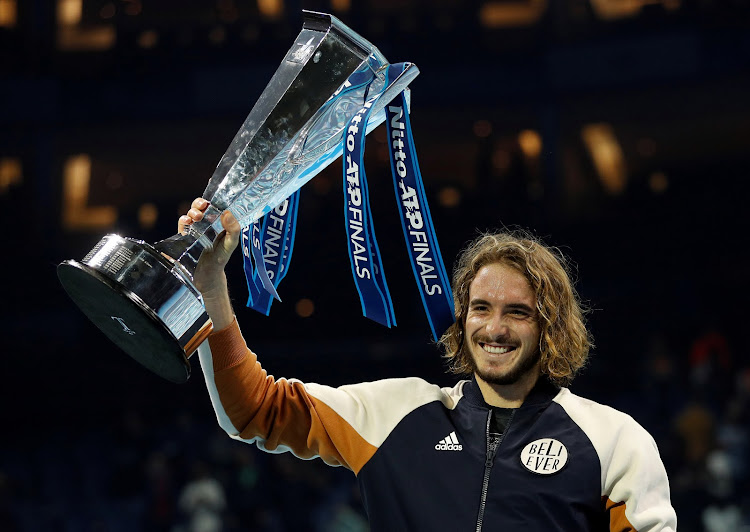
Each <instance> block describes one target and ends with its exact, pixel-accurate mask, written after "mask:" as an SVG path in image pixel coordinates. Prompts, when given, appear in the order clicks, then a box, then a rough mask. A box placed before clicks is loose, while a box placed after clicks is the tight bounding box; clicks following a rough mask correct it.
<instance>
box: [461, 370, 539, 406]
mask: <svg viewBox="0 0 750 532" xmlns="http://www.w3.org/2000/svg"><path fill="white" fill-rule="evenodd" d="M474 376H475V377H476V379H477V384H478V385H479V390H480V391H481V392H482V397H484V402H485V403H487V404H488V405H490V406H497V407H500V408H518V407H519V406H521V405H522V404H523V402H524V400H525V399H526V396H527V395H529V392H530V391H531V389H532V388H533V387H534V385H535V384H536V382H537V380H539V372H534V371H530V372H528V373H527V374H526V375H524V376H522V377H521V378H520V379H518V380H517V381H516V382H514V383H513V384H493V383H491V382H487V381H485V380H484V379H482V378H481V377H480V376H479V375H477V374H476V373H475V374H474Z"/></svg>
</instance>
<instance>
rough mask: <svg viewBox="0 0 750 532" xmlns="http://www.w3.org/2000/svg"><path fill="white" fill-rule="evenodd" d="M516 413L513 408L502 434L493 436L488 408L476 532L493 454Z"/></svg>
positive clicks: (485, 504) (482, 509)
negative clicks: (485, 447) (485, 445)
mask: <svg viewBox="0 0 750 532" xmlns="http://www.w3.org/2000/svg"><path fill="white" fill-rule="evenodd" d="M515 413H516V411H515V410H513V411H512V412H511V413H510V417H509V418H508V423H507V424H506V425H505V430H504V431H503V433H502V434H500V435H499V436H493V435H491V434H490V422H491V421H492V416H493V415H494V413H493V411H492V410H491V409H490V411H489V414H488V415H487V427H486V429H485V430H486V435H487V454H486V456H485V459H484V479H483V480H482V498H481V500H480V501H479V516H478V517H477V529H476V532H482V521H484V509H485V506H487V492H488V490H489V487H490V473H491V471H492V464H493V463H494V461H495V455H496V454H497V449H498V448H499V447H500V444H501V443H503V439H504V438H505V435H506V434H507V433H508V429H509V428H510V423H511V421H513V415H514V414H515Z"/></svg>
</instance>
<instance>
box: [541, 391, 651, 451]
mask: <svg viewBox="0 0 750 532" xmlns="http://www.w3.org/2000/svg"><path fill="white" fill-rule="evenodd" d="M554 401H555V402H556V403H557V404H559V405H560V406H561V407H562V408H563V409H564V410H565V412H566V414H567V415H568V416H569V417H570V418H571V419H572V420H573V422H575V423H576V424H577V425H578V426H579V427H580V428H581V429H582V430H583V431H584V432H585V433H586V434H587V435H588V436H589V438H591V439H592V443H594V445H595V446H596V444H597V443H598V442H604V441H607V440H612V439H618V438H620V437H622V436H624V435H627V436H629V437H630V438H633V437H635V438H638V439H639V440H643V439H645V440H649V441H653V439H652V438H651V435H650V434H649V433H648V432H647V431H646V429H644V428H643V427H642V426H641V425H640V424H639V423H638V422H637V421H636V420H635V419H633V418H632V417H631V416H630V415H628V414H626V413H625V412H621V411H619V410H617V409H615V408H612V407H611V406H607V405H603V404H601V403H597V402H596V401H592V400H591V399H586V398H585V397H581V396H579V395H576V394H574V393H572V392H571V391H570V390H569V389H567V388H562V389H561V390H560V393H558V394H557V396H556V397H555V399H554Z"/></svg>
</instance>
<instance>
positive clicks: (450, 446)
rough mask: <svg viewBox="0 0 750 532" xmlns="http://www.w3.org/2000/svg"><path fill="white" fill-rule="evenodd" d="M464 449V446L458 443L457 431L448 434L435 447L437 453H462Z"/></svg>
mask: <svg viewBox="0 0 750 532" xmlns="http://www.w3.org/2000/svg"><path fill="white" fill-rule="evenodd" d="M462 449H463V446H462V445H461V444H460V443H458V438H456V432H455V431H453V432H451V433H450V434H448V435H447V436H446V437H445V438H443V439H442V440H440V441H439V442H437V444H436V445H435V450H436V451H460V450H462Z"/></svg>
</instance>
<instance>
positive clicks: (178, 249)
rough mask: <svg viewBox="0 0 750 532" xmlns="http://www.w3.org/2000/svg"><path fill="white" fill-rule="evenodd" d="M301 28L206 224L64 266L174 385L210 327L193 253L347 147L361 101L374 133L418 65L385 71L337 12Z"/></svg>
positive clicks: (105, 325)
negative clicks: (227, 215) (227, 219)
mask: <svg viewBox="0 0 750 532" xmlns="http://www.w3.org/2000/svg"><path fill="white" fill-rule="evenodd" d="M303 16H304V22H303V27H302V30H301V32H300V34H299V35H298V36H297V39H296V40H295V42H294V44H293V45H292V47H291V49H290V50H289V52H288V53H287V55H286V57H285V58H284V60H283V61H282V63H281V65H280V66H279V67H278V69H277V70H276V72H275V74H274V75H273V77H272V78H271V80H270V82H269V83H268V85H267V86H266V88H265V89H264V91H263V93H262V94H261V96H260V98H259V99H258V101H257V102H256V104H255V105H254V106H253V109H252V111H251V112H250V114H249V115H248V117H247V119H246V120H245V122H244V123H243V124H242V127H241V128H240V130H239V131H238V133H237V134H236V136H235V137H234V139H233V140H232V143H231V144H230V146H229V148H228V149H227V151H226V153H225V154H224V156H223V157H222V158H221V160H220V161H219V164H218V165H217V167H216V170H215V171H214V174H213V176H212V177H211V179H210V181H209V183H208V186H207V187H206V190H205V191H204V193H203V194H202V197H204V198H206V199H207V200H209V202H210V206H209V208H208V209H207V211H206V213H205V216H204V218H203V220H201V221H200V222H195V223H193V224H192V225H191V226H190V227H189V230H188V234H186V235H180V234H177V235H174V236H172V237H170V238H167V239H165V240H162V241H160V242H157V243H155V244H153V245H151V244H148V243H146V242H143V241H141V240H136V239H132V238H127V237H122V236H119V235H116V234H109V235H106V236H105V237H104V238H102V239H101V240H100V241H99V242H98V243H97V244H96V246H95V247H94V248H93V249H92V250H91V251H90V252H89V253H88V254H87V255H86V257H85V258H84V259H83V260H82V261H80V262H79V261H75V260H67V261H64V262H62V263H61V264H60V265H59V266H58V268H57V272H58V277H59V279H60V282H61V283H62V285H63V288H64V289H65V291H66V292H67V293H68V295H69V296H70V297H71V298H72V299H73V301H74V302H75V303H76V304H77V305H78V306H79V307H80V309H81V310H82V311H83V312H84V314H86V316H87V317H88V318H89V319H90V320H91V321H92V322H93V323H94V324H95V325H96V326H97V327H98V328H99V329H100V330H102V332H104V334H105V335H107V336H108V337H109V338H110V340H112V341H113V342H114V343H115V344H117V345H118V346H119V347H120V348H122V349H123V350H124V351H125V352H126V353H128V354H129V355H130V356H131V357H133V358H134V359H136V360H137V361H138V362H140V363H141V364H142V365H143V366H145V367H146V368H148V369H150V370H151V371H153V372H154V373H156V374H158V375H160V376H161V377H163V378H165V379H167V380H169V381H172V382H176V383H181V382H185V381H186V380H187V379H188V378H189V376H190V363H189V362H188V357H189V356H190V355H191V354H192V353H193V352H194V351H195V350H196V349H197V348H198V346H199V345H200V344H201V343H202V342H203V341H204V340H205V339H206V338H207V337H208V335H209V333H210V332H211V330H212V324H211V320H210V319H209V317H208V315H207V313H206V311H205V308H204V307H203V302H202V298H201V295H200V293H199V292H198V291H197V290H196V288H195V286H194V285H193V282H192V277H193V273H194V271H195V267H196V265H197V262H198V259H199V258H200V255H201V253H202V252H203V250H204V249H210V248H211V246H212V245H213V242H214V240H215V239H216V238H217V237H218V236H219V235H220V234H221V232H222V231H223V227H222V226H221V222H220V216H221V214H222V213H223V212H224V211H225V210H230V211H231V212H232V214H234V216H235V217H236V218H237V220H238V221H239V222H240V225H242V226H243V227H244V226H246V225H249V224H250V223H252V222H254V221H255V220H257V219H259V218H261V217H262V216H263V215H265V214H266V213H267V212H269V211H270V210H271V209H273V208H275V207H276V206H277V205H279V204H280V203H281V202H283V201H284V200H285V199H286V198H287V197H289V196H290V195H291V194H292V193H294V192H295V191H296V190H297V189H299V188H300V187H301V186H302V185H304V184H305V183H306V182H307V181H309V180H310V179H312V178H313V177H314V176H315V175H316V174H317V173H319V172H320V171H321V170H323V169H324V168H325V167H326V166H328V165H329V164H330V163H331V162H333V161H334V160H336V159H337V158H338V157H339V156H340V155H341V154H342V151H343V139H344V130H345V128H346V126H347V124H348V122H349V120H350V119H351V118H352V117H353V116H354V114H355V113H356V112H357V111H358V110H359V109H360V108H361V107H362V105H363V103H364V102H365V99H366V98H367V97H371V96H372V95H373V94H381V96H380V98H379V99H378V100H377V101H376V102H375V104H374V105H373V110H372V113H371V118H370V120H369V122H368V125H367V132H368V133H369V132H370V131H371V130H372V129H374V128H375V127H376V126H377V125H379V124H380V123H382V122H383V120H384V119H385V110H384V109H383V108H384V107H385V105H386V104H387V103H388V102H390V101H391V100H392V99H393V98H394V97H396V96H397V95H398V94H399V93H400V92H402V91H406V94H407V97H408V94H409V93H408V89H407V86H408V84H409V83H410V82H411V80H413V79H414V78H415V77H416V76H417V74H418V73H419V71H418V69H417V68H416V66H415V65H413V64H409V63H407V64H406V68H405V69H404V71H403V73H402V74H401V75H400V76H399V77H398V78H396V79H387V77H386V75H385V73H386V70H387V67H388V65H389V64H388V62H387V60H386V59H385V57H383V55H382V54H381V53H380V51H379V50H378V49H377V48H375V47H374V46H373V45H372V44H371V43H369V42H368V41H366V40H365V39H364V38H362V37H361V36H359V35H358V34H356V33H355V32H354V31H352V30H351V29H350V28H348V27H347V26H345V25H344V24H343V23H342V22H341V21H339V20H338V19H336V18H335V17H333V16H331V15H327V14H324V13H315V12H310V11H303Z"/></svg>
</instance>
